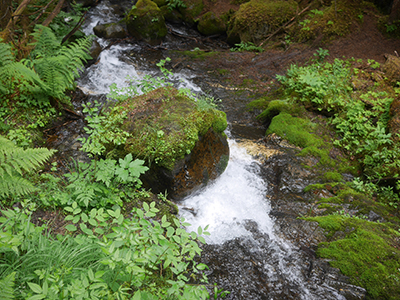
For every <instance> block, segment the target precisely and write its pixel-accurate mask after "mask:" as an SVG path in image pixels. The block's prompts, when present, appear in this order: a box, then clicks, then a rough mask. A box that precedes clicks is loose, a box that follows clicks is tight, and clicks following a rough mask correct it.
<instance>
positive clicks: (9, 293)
mask: <svg viewBox="0 0 400 300" xmlns="http://www.w3.org/2000/svg"><path fill="white" fill-rule="evenodd" d="M14 281H15V272H12V273H11V274H9V275H7V276H6V277H5V278H3V279H1V280H0V291H1V297H0V299H1V300H11V299H15V297H14Z"/></svg>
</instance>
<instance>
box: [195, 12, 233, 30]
mask: <svg viewBox="0 0 400 300" xmlns="http://www.w3.org/2000/svg"><path fill="white" fill-rule="evenodd" d="M197 30H198V31H199V32H200V33H202V34H204V35H214V34H223V33H225V32H226V24H225V20H223V18H221V17H217V16H216V15H215V13H214V12H211V11H209V12H208V13H205V14H204V15H202V16H201V17H200V18H199V24H198V25H197Z"/></svg>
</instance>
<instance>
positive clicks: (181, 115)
mask: <svg viewBox="0 0 400 300" xmlns="http://www.w3.org/2000/svg"><path fill="white" fill-rule="evenodd" d="M121 105H122V106H123V107H124V109H125V110H126V111H128V112H130V113H128V118H127V119H126V120H125V121H124V124H123V126H122V129H123V130H125V131H127V132H129V133H130V137H129V138H128V140H127V142H126V145H125V148H124V150H123V153H120V156H122V155H123V154H125V153H132V154H133V155H134V156H136V157H138V158H141V159H145V160H146V161H148V162H149V163H156V164H157V165H159V166H162V167H165V168H167V169H172V168H173V166H174V164H175V161H177V160H179V159H181V158H183V157H184V156H185V155H186V154H188V153H190V151H191V150H192V149H193V148H194V146H195V144H196V142H197V141H198V139H199V136H200V135H204V134H205V133H206V132H207V131H208V130H209V128H211V127H212V128H213V129H214V131H216V132H217V133H222V132H223V131H224V130H225V129H226V126H227V121H226V115H225V113H223V112H221V111H218V110H216V109H214V108H204V107H201V108H200V107H199V106H198V105H197V103H196V101H194V100H193V99H191V98H189V97H187V96H186V95H185V94H183V93H180V92H179V91H178V90H176V89H174V88H161V89H157V90H155V91H152V92H150V93H148V94H145V95H142V96H138V97H135V98H133V99H129V100H128V101H125V102H123V103H122V104H121Z"/></svg>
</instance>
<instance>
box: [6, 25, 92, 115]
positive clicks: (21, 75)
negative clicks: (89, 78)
mask: <svg viewBox="0 0 400 300" xmlns="http://www.w3.org/2000/svg"><path fill="white" fill-rule="evenodd" d="M32 36H33V38H34V40H35V42H34V43H33V44H32V45H31V46H33V47H34V49H33V50H32V51H31V53H30V55H29V57H28V58H26V59H23V60H21V61H18V62H17V61H16V60H15V56H14V54H13V53H12V50H11V47H10V46H9V45H7V44H5V43H0V55H1V57H2V60H1V61H0V83H1V85H0V91H1V92H2V93H1V94H2V99H8V100H13V101H15V102H16V103H18V104H19V105H20V106H22V107H25V108H29V107H31V106H36V107H42V108H43V107H50V100H51V98H55V99H61V100H64V101H66V100H67V98H66V96H65V94H64V93H65V91H66V90H67V89H71V88H73V86H74V80H75V78H77V77H78V76H79V73H78V70H79V69H80V68H82V66H83V62H84V61H86V60H87V59H88V58H90V56H89V55H88V54H87V53H88V49H89V47H90V45H91V42H90V40H89V39H88V38H84V39H79V40H77V41H76V42H75V43H72V44H70V45H68V46H61V45H60V42H59V41H58V40H57V38H56V36H55V35H54V33H53V32H52V31H51V29H50V28H48V27H44V26H40V25H38V26H36V28H35V30H34V33H33V34H32Z"/></svg>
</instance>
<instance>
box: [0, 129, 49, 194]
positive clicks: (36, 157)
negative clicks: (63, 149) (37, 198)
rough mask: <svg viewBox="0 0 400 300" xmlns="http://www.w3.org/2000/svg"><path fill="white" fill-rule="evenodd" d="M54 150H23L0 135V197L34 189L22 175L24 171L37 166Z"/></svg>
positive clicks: (25, 192)
mask: <svg viewBox="0 0 400 300" xmlns="http://www.w3.org/2000/svg"><path fill="white" fill-rule="evenodd" d="M54 152H55V151H54V150H47V149H46V148H36V149H32V148H28V149H26V150H24V149H23V148H20V147H17V146H16V145H15V144H14V143H13V142H11V141H9V140H7V139H5V138H4V137H2V136H0V197H7V196H10V195H17V196H20V195H26V194H28V193H31V192H33V191H35V190H36V188H35V187H34V186H33V184H32V183H31V182H30V181H29V180H27V179H25V178H23V177H22V176H23V174H24V172H32V171H33V170H35V169H36V168H38V167H39V166H40V165H42V164H43V163H44V162H45V161H46V160H48V159H49V158H50V157H51V155H52V154H53V153H54Z"/></svg>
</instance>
